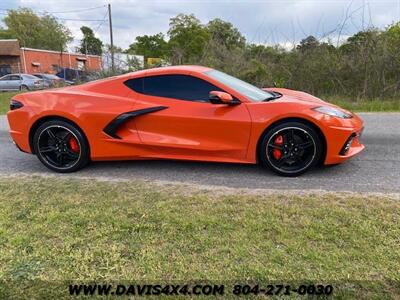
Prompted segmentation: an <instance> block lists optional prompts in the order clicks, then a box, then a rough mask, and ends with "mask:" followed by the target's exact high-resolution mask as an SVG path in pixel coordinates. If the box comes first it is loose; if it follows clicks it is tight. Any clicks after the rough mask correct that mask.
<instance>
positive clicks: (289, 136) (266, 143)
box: [258, 122, 322, 176]
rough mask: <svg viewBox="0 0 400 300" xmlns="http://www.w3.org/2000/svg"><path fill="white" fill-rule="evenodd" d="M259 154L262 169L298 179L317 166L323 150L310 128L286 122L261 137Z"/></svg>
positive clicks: (316, 135)
mask: <svg viewBox="0 0 400 300" xmlns="http://www.w3.org/2000/svg"><path fill="white" fill-rule="evenodd" d="M258 151H259V156H260V161H261V163H262V164H263V165H264V166H266V167H268V168H270V169H271V170H273V171H274V172H276V173H278V174H280V175H283V176H298V175H301V174H303V173H304V172H306V171H307V170H309V169H310V168H312V167H314V166H315V165H316V164H317V163H318V161H319V159H320V157H321V153H322V146H321V139H320V138H319V136H318V134H317V133H316V131H315V130H314V129H313V128H312V127H311V126H309V125H307V124H304V123H301V122H285V123H280V124H278V125H276V126H274V127H273V128H271V129H270V130H268V132H266V133H265V134H264V135H263V136H262V138H261V142H260V144H259V149H258Z"/></svg>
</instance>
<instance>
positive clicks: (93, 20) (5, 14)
mask: <svg viewBox="0 0 400 300" xmlns="http://www.w3.org/2000/svg"><path fill="white" fill-rule="evenodd" d="M0 15H3V16H8V13H4V12H0ZM51 17H53V18H54V19H57V20H61V21H86V22H103V21H104V19H69V18H59V17H55V16H51Z"/></svg>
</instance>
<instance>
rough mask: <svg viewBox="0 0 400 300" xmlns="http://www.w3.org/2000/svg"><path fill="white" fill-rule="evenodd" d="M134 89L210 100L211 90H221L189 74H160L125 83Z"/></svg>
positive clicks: (146, 92) (184, 98)
mask: <svg viewBox="0 0 400 300" xmlns="http://www.w3.org/2000/svg"><path fill="white" fill-rule="evenodd" d="M125 84H126V85H127V86H128V87H130V88H131V89H133V90H134V91H136V92H138V93H141V94H146V95H151V96H157V97H164V98H175V99H180V100H187V101H201V102H209V99H208V98H209V93H210V91H221V89H220V88H218V87H216V86H215V85H213V84H211V83H209V82H207V81H204V80H202V79H200V78H196V77H193V76H189V75H158V76H149V77H144V78H138V79H131V80H128V81H127V82H126V83H125Z"/></svg>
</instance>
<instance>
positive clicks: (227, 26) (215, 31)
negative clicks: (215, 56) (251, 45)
mask: <svg viewBox="0 0 400 300" xmlns="http://www.w3.org/2000/svg"><path fill="white" fill-rule="evenodd" d="M206 28H207V30H208V32H209V34H210V36H211V38H212V39H213V40H214V41H216V42H218V43H220V44H222V45H224V46H225V47H226V48H228V49H233V48H235V47H240V48H243V47H244V46H245V45H246V39H245V38H244V36H243V35H242V34H241V33H240V32H239V30H238V29H237V28H235V27H233V25H232V23H229V22H226V21H223V20H221V19H218V18H217V19H214V20H211V21H210V22H208V24H207V27H206Z"/></svg>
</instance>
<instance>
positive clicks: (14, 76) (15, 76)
mask: <svg viewBox="0 0 400 300" xmlns="http://www.w3.org/2000/svg"><path fill="white" fill-rule="evenodd" d="M10 80H20V77H19V76H18V75H13V76H11V79H10Z"/></svg>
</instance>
